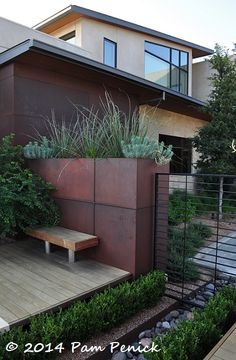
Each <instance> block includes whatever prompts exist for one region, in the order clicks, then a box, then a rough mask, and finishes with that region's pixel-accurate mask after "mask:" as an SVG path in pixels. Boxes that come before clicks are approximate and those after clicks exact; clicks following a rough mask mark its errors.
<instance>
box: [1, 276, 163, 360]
mask: <svg viewBox="0 0 236 360" xmlns="http://www.w3.org/2000/svg"><path fill="white" fill-rule="evenodd" d="M164 291H165V274H164V273H161V272H159V271H153V272H151V273H149V274H148V275H145V276H141V277H140V278H139V279H137V280H135V281H133V282H131V283H129V282H125V283H122V284H120V285H118V286H117V287H115V288H108V289H106V290H105V291H103V292H102V293H99V294H96V295H95V296H93V297H92V298H91V299H90V300H89V301H88V302H86V301H79V302H77V303H75V304H74V305H72V306H70V307H69V308H68V309H66V310H61V311H60V312H59V313H57V314H42V315H38V316H35V317H33V318H32V321H31V323H30V325H29V327H28V329H27V330H24V329H23V328H22V327H17V328H13V329H12V330H11V331H9V332H7V333H4V334H3V335H2V336H0V360H7V359H10V360H12V359H16V360H20V359H31V358H33V359H46V358H47V359H53V358H55V357H56V356H57V355H58V352H57V351H53V352H50V353H45V352H44V351H42V352H39V353H34V354H33V353H26V354H24V349H25V348H24V345H25V344H27V343H32V344H33V346H34V344H37V343H42V344H44V345H46V344H48V343H52V345H51V347H52V348H54V347H55V346H56V345H57V344H59V343H61V342H63V345H64V346H65V347H69V345H70V343H71V342H74V341H79V342H82V341H85V340H87V339H88V338H89V337H91V336H92V335H96V334H98V333H100V332H102V331H108V330H109V329H111V328H112V327H114V326H116V325H118V324H120V323H121V322H122V321H124V320H126V319H128V318H129V317H130V316H132V315H134V314H135V313H137V312H138V311H140V310H142V309H144V308H147V307H149V306H154V305H156V304H157V302H158V301H159V300H160V298H161V297H162V296H163V295H164ZM11 341H12V342H14V343H17V344H18V345H19V348H18V349H17V350H16V351H14V352H7V351H6V345H7V344H8V343H9V342H11Z"/></svg>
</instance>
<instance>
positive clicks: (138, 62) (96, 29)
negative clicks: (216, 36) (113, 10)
mask: <svg viewBox="0 0 236 360" xmlns="http://www.w3.org/2000/svg"><path fill="white" fill-rule="evenodd" d="M73 26H74V28H75V29H76V36H78V40H77V44H78V45H80V46H81V47H82V48H83V49H84V50H86V51H87V52H88V53H89V54H90V56H91V58H92V59H94V60H97V61H99V62H103V39H104V37H105V38H108V39H109V40H112V41H114V42H116V43H117V67H118V69H121V70H124V71H127V72H129V73H131V74H134V75H137V76H140V77H142V78H144V41H145V40H147V41H152V42H155V43H157V44H163V45H167V46H170V47H174V48H178V49H180V50H184V51H187V52H188V53H189V84H188V88H189V95H190V96H191V94H192V69H191V64H192V50H191V49H190V48H188V47H185V46H181V45H177V44H175V43H172V42H168V41H164V40H163V39H157V38H155V37H152V36H148V35H145V34H141V33H138V32H135V31H133V30H129V29H124V28H121V27H118V26H114V25H111V24H107V23H103V22H100V21H96V20H94V19H89V18H86V17H81V18H80V19H78V20H76V21H75V23H74V25H73ZM70 31H72V30H69V27H67V26H64V27H63V28H60V29H58V30H57V31H55V32H53V33H52V34H53V35H54V36H57V37H60V36H62V35H64V34H66V33H68V32H70Z"/></svg>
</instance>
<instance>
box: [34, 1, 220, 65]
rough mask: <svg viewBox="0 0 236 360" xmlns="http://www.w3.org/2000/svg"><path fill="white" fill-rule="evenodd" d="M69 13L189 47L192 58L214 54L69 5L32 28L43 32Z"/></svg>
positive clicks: (190, 44)
mask: <svg viewBox="0 0 236 360" xmlns="http://www.w3.org/2000/svg"><path fill="white" fill-rule="evenodd" d="M71 13H77V14H81V15H84V16H87V17H90V18H93V19H97V20H100V21H104V22H107V23H111V24H114V25H117V26H120V27H124V28H127V29H131V30H134V31H137V32H140V33H144V34H147V35H150V36H154V37H157V38H158V37H159V38H162V39H164V40H167V41H171V42H174V43H176V44H179V45H182V46H186V47H190V48H192V50H193V58H198V57H202V56H207V55H212V54H213V53H214V50H212V49H209V48H206V47H204V46H201V45H198V44H194V43H191V42H189V41H186V40H183V39H179V38H176V37H174V36H171V35H168V34H165V33H162V32H159V31H157V30H153V29H149V28H146V27H144V26H141V25H137V24H134V23H131V22H129V21H125V20H122V19H118V18H115V17H113V16H110V15H106V14H102V13H100V12H97V11H94V10H90V9H86V8H83V7H80V6H77V5H70V6H68V7H67V8H65V9H63V10H61V11H59V12H58V13H56V14H54V15H53V16H51V17H49V18H47V19H46V20H44V21H42V22H41V23H39V24H37V25H35V26H34V27H33V28H34V29H35V30H43V28H44V27H46V26H48V25H50V24H52V23H53V22H56V21H58V20H60V19H61V18H62V17H63V16H65V15H69V14H71Z"/></svg>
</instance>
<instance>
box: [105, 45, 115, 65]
mask: <svg viewBox="0 0 236 360" xmlns="http://www.w3.org/2000/svg"><path fill="white" fill-rule="evenodd" d="M116 53H117V44H116V43H115V42H114V41H111V40H108V39H104V54H103V62H104V64H105V65H109V66H112V67H116V62H117V61H116Z"/></svg>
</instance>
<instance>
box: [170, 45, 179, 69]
mask: <svg viewBox="0 0 236 360" xmlns="http://www.w3.org/2000/svg"><path fill="white" fill-rule="evenodd" d="M171 63H172V64H174V65H176V66H179V50H175V49H172V50H171Z"/></svg>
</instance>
